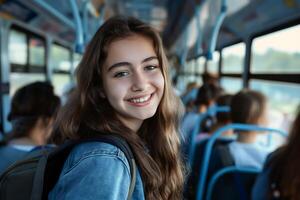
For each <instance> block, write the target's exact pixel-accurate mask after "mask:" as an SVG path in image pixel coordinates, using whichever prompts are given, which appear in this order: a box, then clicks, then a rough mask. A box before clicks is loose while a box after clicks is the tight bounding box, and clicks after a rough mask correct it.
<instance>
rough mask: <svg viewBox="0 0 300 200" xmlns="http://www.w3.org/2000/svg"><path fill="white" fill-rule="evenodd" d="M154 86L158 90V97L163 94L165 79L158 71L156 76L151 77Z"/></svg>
mask: <svg viewBox="0 0 300 200" xmlns="http://www.w3.org/2000/svg"><path fill="white" fill-rule="evenodd" d="M153 80H154V85H155V87H156V88H157V89H158V90H159V96H160V98H161V97H162V96H163V93H164V88H165V80H164V77H163V75H162V74H161V73H160V74H158V75H156V77H155V78H154V79H153Z"/></svg>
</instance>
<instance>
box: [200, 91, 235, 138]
mask: <svg viewBox="0 0 300 200" xmlns="http://www.w3.org/2000/svg"><path fill="white" fill-rule="evenodd" d="M232 97H233V96H232V95H231V94H225V95H221V96H219V97H218V98H217V100H216V105H217V106H228V107H230V104H231V99H232ZM208 120H210V122H206V121H205V122H203V123H211V126H210V130H209V132H204V133H199V134H198V136H197V141H201V140H204V139H206V138H208V137H210V136H211V135H212V134H213V133H214V132H215V131H217V130H218V129H219V128H221V127H223V126H225V125H227V124H230V123H231V114H230V112H217V113H216V116H215V118H214V117H209V118H208ZM203 123H202V124H201V125H202V126H203ZM206 126H207V125H206ZM233 135H234V133H233V131H232V130H227V131H225V132H223V133H222V137H233Z"/></svg>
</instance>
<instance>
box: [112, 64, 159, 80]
mask: <svg viewBox="0 0 300 200" xmlns="http://www.w3.org/2000/svg"><path fill="white" fill-rule="evenodd" d="M156 69H159V67H158V66H157V65H147V66H145V67H144V71H153V70H156ZM129 74H130V71H129V70H124V71H117V72H115V73H114V75H113V77H114V78H122V77H125V76H128V75H129Z"/></svg>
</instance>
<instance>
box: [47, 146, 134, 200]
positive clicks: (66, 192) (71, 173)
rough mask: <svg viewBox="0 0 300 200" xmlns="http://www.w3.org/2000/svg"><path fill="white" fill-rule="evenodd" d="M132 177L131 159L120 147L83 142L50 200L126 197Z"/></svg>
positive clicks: (72, 155)
mask: <svg viewBox="0 0 300 200" xmlns="http://www.w3.org/2000/svg"><path fill="white" fill-rule="evenodd" d="M130 178H131V173H130V168H129V164H128V161H127V159H126V157H125V155H124V153H123V152H122V151H121V150H120V149H119V148H118V147H116V146H114V145H111V144H108V143H104V142H88V143H83V144H79V145H77V146H76V147H75V148H74V149H73V150H72V151H71V153H70V154H69V156H68V158H67V159H66V161H65V164H64V167H63V169H62V171H61V174H60V177H59V180H58V182H57V183H56V185H55V187H54V189H53V190H52V191H51V192H50V194H49V199H79V197H84V198H86V199H108V200H115V199H126V196H127V193H128V188H129V185H130V180H131V179H130ZM91 186H93V187H91ZM99 188H100V189H99ZM80 199H82V198H80Z"/></svg>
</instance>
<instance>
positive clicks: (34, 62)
mask: <svg viewBox="0 0 300 200" xmlns="http://www.w3.org/2000/svg"><path fill="white" fill-rule="evenodd" d="M8 49H9V52H8V53H9V61H10V65H11V68H10V75H9V79H10V89H9V95H10V96H12V95H13V94H14V93H15V91H16V90H17V89H18V88H20V87H22V86H24V85H26V84H29V83H31V82H34V81H45V80H46V70H45V69H46V66H45V42H44V41H43V40H42V39H41V38H38V37H37V36H35V35H32V34H31V33H28V32H21V31H19V30H15V29H11V30H10V32H9V41H8Z"/></svg>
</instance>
